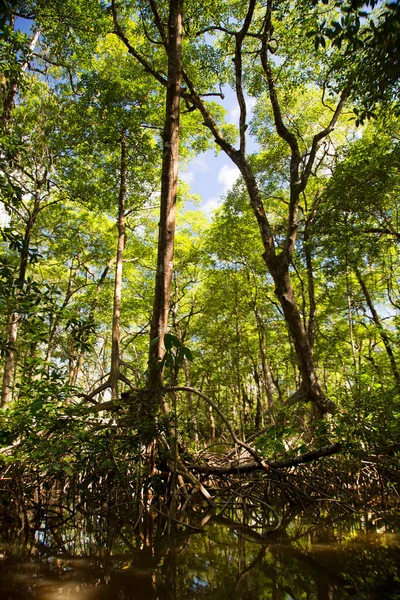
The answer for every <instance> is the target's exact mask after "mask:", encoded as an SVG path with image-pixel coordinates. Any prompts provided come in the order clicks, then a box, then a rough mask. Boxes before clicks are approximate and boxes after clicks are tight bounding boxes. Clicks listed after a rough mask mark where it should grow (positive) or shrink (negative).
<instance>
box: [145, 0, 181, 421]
mask: <svg viewBox="0 0 400 600" xmlns="http://www.w3.org/2000/svg"><path fill="white" fill-rule="evenodd" d="M182 5H183V0H170V12H169V23H168V46H167V52H168V81H167V95H166V116H165V124H164V132H163V160H162V174H161V198H160V222H159V234H158V252H157V271H156V281H155V293H154V303H153V316H152V320H151V327H150V341H151V345H150V352H149V375H148V382H147V383H148V388H149V389H150V390H151V391H153V392H156V393H157V395H158V394H159V392H160V390H161V387H162V381H163V369H161V368H160V362H161V361H162V359H163V357H164V354H165V348H164V336H165V333H166V330H167V326H168V314H169V301H170V296H171V281H172V269H173V260H174V238H175V213H176V194H177V186H178V158H179V117H180V96H181V78H182ZM163 409H164V410H168V409H167V406H164V404H163Z"/></svg>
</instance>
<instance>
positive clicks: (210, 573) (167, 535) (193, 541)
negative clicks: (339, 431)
mask: <svg viewBox="0 0 400 600" xmlns="http://www.w3.org/2000/svg"><path fill="white" fill-rule="evenodd" d="M253 509H254V507H253ZM260 510H261V509H260ZM253 512H254V511H253ZM260 515H261V512H260ZM179 519H183V520H184V524H183V525H180V524H179V523H178V521H179ZM352 519H353V520H352V522H349V521H348V520H347V521H345V520H343V519H342V520H340V521H339V522H338V523H335V524H332V520H334V519H333V518H332V517H331V516H330V515H329V514H328V513H326V514H325V515H323V514H321V515H320V519H319V524H318V525H316V524H315V523H313V522H310V515H309V516H308V517H307V516H304V515H296V514H291V515H290V514H286V515H282V519H281V523H280V527H279V528H278V529H275V530H274V527H273V526H272V525H273V515H272V516H271V515H265V519H264V520H263V518H261V516H260V517H259V518H258V519H257V522H256V523H254V515H252V514H249V513H247V514H245V513H244V512H243V511H242V513H241V512H240V510H239V509H238V508H237V507H236V508H234V509H232V508H231V509H229V510H223V511H220V512H218V511H216V512H215V513H210V512H205V511H204V512H203V511H202V510H201V509H200V508H198V509H197V511H194V512H193V514H191V515H190V517H185V518H183V517H182V516H181V517H177V518H174V519H173V520H172V519H170V520H169V519H168V518H166V517H165V516H164V515H160V514H159V513H153V514H152V515H147V523H146V524H145V526H143V527H142V528H141V529H140V530H138V529H137V528H136V529H134V528H132V527H131V526H130V525H129V523H128V524H127V523H122V522H119V521H118V519H117V518H115V515H114V518H113V519H111V518H110V515H108V517H107V518H106V519H102V520H101V521H100V520H97V527H96V520H94V521H92V522H89V523H88V522H87V521H85V520H81V521H80V522H77V523H75V524H74V527H72V526H71V524H70V523H69V524H68V527H66V526H62V527H54V526H53V525H52V526H49V524H48V523H47V522H46V521H44V522H43V523H41V525H40V527H38V529H37V530H36V531H35V532H33V535H32V536H31V537H30V538H29V539H28V540H24V543H22V542H21V541H18V539H16V540H14V541H13V542H10V543H8V544H6V545H3V546H2V548H1V560H0V590H1V591H0V599H1V600H17V599H18V600H22V599H26V600H61V599H62V600H110V599H113V600H125V599H129V600H131V599H135V600H136V599H140V600H156V599H159V600H167V599H173V600H187V599H192V598H193V599H212V600H227V599H229V600H232V599H233V598H235V600H255V599H260V600H350V599H357V600H373V599H377V600H378V599H379V600H398V599H400V586H399V582H400V543H399V541H400V538H399V536H398V535H397V534H396V533H394V531H393V528H392V527H390V526H385V525H384V524H383V523H382V522H381V521H376V520H375V519H374V516H373V515H363V518H362V519H360V518H355V517H353V518H352ZM311 521H312V516H311ZM185 524H186V525H188V526H186V525H185ZM328 524H329V525H328Z"/></svg>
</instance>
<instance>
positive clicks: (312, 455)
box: [189, 442, 342, 475]
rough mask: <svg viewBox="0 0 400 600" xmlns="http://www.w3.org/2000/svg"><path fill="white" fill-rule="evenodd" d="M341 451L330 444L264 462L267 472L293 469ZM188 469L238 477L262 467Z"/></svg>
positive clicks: (252, 464)
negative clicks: (292, 455) (296, 454)
mask: <svg viewBox="0 0 400 600" xmlns="http://www.w3.org/2000/svg"><path fill="white" fill-rule="evenodd" d="M341 449H342V447H341V444H340V442H336V443H335V444H331V445H330V446H323V447H322V448H317V449H316V450H310V452H306V453H305V454H300V455H299V456H295V457H294V458H285V459H282V460H277V461H274V462H270V461H264V462H265V464H266V465H267V467H268V469H269V470H274V469H287V468H289V467H295V466H297V465H301V464H306V463H309V462H312V461H314V460H318V459H319V458H322V457H324V456H332V455H333V454H338V453H339V452H340V451H341ZM189 468H190V469H191V470H192V471H196V473H206V474H208V475H239V474H242V473H251V472H253V471H257V470H259V469H260V468H262V467H261V466H260V464H259V463H258V462H256V461H247V462H242V463H236V464H228V465H223V466H214V467H212V466H208V465H190V467H189Z"/></svg>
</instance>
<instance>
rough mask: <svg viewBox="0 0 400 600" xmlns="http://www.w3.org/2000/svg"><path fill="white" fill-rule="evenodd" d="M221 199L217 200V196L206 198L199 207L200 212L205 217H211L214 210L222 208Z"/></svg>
mask: <svg viewBox="0 0 400 600" xmlns="http://www.w3.org/2000/svg"><path fill="white" fill-rule="evenodd" d="M222 203H223V198H219V197H218V196H212V197H211V198H208V200H206V201H205V202H203V204H202V206H201V210H202V211H203V213H204V214H205V215H206V216H207V217H210V218H211V217H212V213H213V212H214V210H216V209H217V208H219V207H220V206H222Z"/></svg>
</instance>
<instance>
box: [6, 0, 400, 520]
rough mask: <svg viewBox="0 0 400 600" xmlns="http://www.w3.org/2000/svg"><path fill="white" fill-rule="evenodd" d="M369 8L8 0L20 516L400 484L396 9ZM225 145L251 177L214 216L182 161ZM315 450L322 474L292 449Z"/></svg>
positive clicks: (10, 462) (375, 489)
mask: <svg viewBox="0 0 400 600" xmlns="http://www.w3.org/2000/svg"><path fill="white" fill-rule="evenodd" d="M375 4H376V3H375V2H374V1H370V2H367V3H363V2H358V1H355V0H351V1H350V2H342V1H338V2H330V1H328V0H322V1H321V2H319V1H318V0H310V1H309V2H305V1H304V0H302V1H299V2H297V1H296V2H287V1H285V0H283V1H282V0H267V1H266V2H259V1H258V0H235V1H232V2H225V3H220V2H214V1H213V0H210V1H203V2H202V3H199V2H194V1H192V0H187V1H186V2H185V5H184V6H182V1H181V0H170V1H169V2H163V1H161V0H160V1H159V0H157V1H155V0H150V1H149V2H142V1H141V0H121V1H119V2H115V1H114V0H113V1H112V2H111V4H110V5H108V3H105V2H102V1H100V2H99V1H97V0H90V1H88V0H85V1H83V0H82V1H77V0H63V1H62V2H61V1H59V0H49V1H42V0H37V1H34V0H26V1H24V0H21V1H19V2H18V1H17V2H7V1H6V2H2V9H3V16H2V17H1V28H2V34H1V37H0V64H1V68H2V81H1V103H0V109H1V125H0V140H1V151H0V194H1V202H2V206H3V209H2V210H3V227H2V229H1V236H2V243H1V261H0V270H1V280H0V286H1V297H0V311H1V329H2V335H1V340H2V341H1V357H2V358H1V369H2V377H3V386H2V400H1V405H2V410H1V415H0V427H1V432H0V435H1V442H2V446H3V449H2V452H1V461H2V463H1V464H2V472H3V480H4V481H5V482H6V481H12V482H13V485H14V484H15V487H14V492H13V494H14V496H13V499H12V502H13V503H14V504H13V505H12V506H14V511H15V515H20V514H21V510H22V508H23V511H25V512H24V514H25V517H26V515H27V514H28V511H29V510H31V509H32V508H36V509H38V510H39V512H40V509H41V507H42V506H43V505H44V504H46V505H49V504H51V502H52V497H54V496H52V494H54V493H55V492H57V494H60V495H61V496H60V497H61V498H64V497H65V498H66V500H65V505H68V503H69V502H71V501H72V500H73V502H74V503H75V504H74V506H76V504H79V503H80V502H82V505H83V503H84V502H88V498H89V500H90V502H92V503H93V504H90V502H89V509H88V510H90V508H93V507H94V506H97V505H101V503H102V502H103V499H104V495H105V494H108V502H109V503H114V504H115V505H121V504H124V503H125V505H126V506H128V508H129V507H131V508H132V504H133V505H134V508H135V510H136V511H139V512H138V514H140V507H141V506H145V505H146V503H151V502H152V499H154V498H155V497H157V498H159V497H165V498H167V500H168V501H169V502H173V503H175V504H176V506H181V505H182V504H186V503H187V502H188V500H190V494H191V492H192V490H194V491H196V490H200V492H201V494H202V495H203V497H204V498H205V499H206V500H207V501H208V502H209V503H210V504H214V501H213V499H212V497H211V496H212V495H213V491H212V488H213V486H214V485H216V482H218V485H219V486H220V485H224V482H225V484H226V483H227V482H228V481H230V479H229V478H230V477H233V476H236V477H239V478H240V474H241V473H247V474H250V473H261V474H262V476H264V477H265V478H266V479H268V478H269V479H270V480H271V481H272V480H274V479H275V480H276V481H275V483H276V485H277V486H278V488H279V490H278V492H276V493H277V497H281V495H282V494H283V493H284V492H285V493H286V494H288V495H289V496H290V498H291V500H292V501H296V498H298V497H299V496H298V494H299V493H300V492H299V491H298V492H296V493H294V492H293V490H294V489H295V484H294V483H293V481H294V480H293V478H296V477H297V478H300V479H301V483H299V480H296V481H297V483H296V486H297V487H296V489H297V490H300V489H303V492H302V493H303V494H304V496H302V498H303V501H304V498H306V497H307V498H308V499H311V498H312V497H313V495H314V496H315V497H317V496H320V495H322V496H324V495H325V496H326V495H331V496H335V497H337V498H339V499H342V500H343V501H346V502H347V503H349V502H350V501H351V502H355V501H356V498H357V497H358V496H357V493H358V491H359V488H360V486H364V492H363V495H362V497H363V498H364V500H363V502H364V503H365V499H366V498H367V499H368V501H372V499H373V498H376V496H377V495H378V494H379V495H380V499H381V500H382V501H383V500H384V499H385V501H386V500H387V498H388V497H389V496H390V495H391V494H392V493H394V492H393V490H395V487H394V486H395V485H396V478H397V471H396V464H397V463H396V460H397V459H396V456H397V452H398V448H399V442H400V432H399V416H400V397H399V391H400V352H399V335H400V321H399V311H398V309H399V307H400V287H399V275H400V272H399V256H398V254H399V246H398V244H399V240H400V229H399V209H400V206H399V191H400V183H399V177H398V176H399V164H400V153H399V133H400V127H399V125H400V122H399V110H398V109H399V106H398V103H397V100H396V93H397V92H398V75H399V63H398V47H399V46H400V44H399V41H400V40H399V31H400V30H399V4H398V2H392V3H388V4H380V5H379V6H375ZM29 20H30V22H31V24H32V33H31V34H26V33H23V32H21V30H20V29H21V23H25V24H26V23H27V22H29ZM229 86H230V88H231V89H232V90H233V91H234V92H235V95H236V98H237V107H238V114H239V125H238V127H235V126H234V125H232V124H230V123H228V122H227V121H226V114H225V113H226V111H225V110H224V108H223V91H224V90H227V89H228V87H229ZM254 102H255V107H254V110H253V111H251V110H250V108H249V107H250V106H252V105H253V103H254ZM249 140H251V143H252V146H251V147H252V148H255V150H254V151H253V152H252V153H248V152H247V150H246V147H247V146H248V144H249ZM210 148H215V149H216V152H224V153H225V154H226V155H227V157H228V158H229V159H230V160H231V161H232V163H233V164H234V165H235V166H236V167H237V168H238V169H239V171H240V174H241V176H240V178H239V179H238V180H237V182H236V184H235V185H234V186H233V187H232V189H231V190H230V191H229V192H228V193H227V194H226V197H225V199H224V204H223V206H222V207H221V208H220V209H219V210H218V211H217V212H216V214H215V216H214V218H212V219H210V218H209V216H205V215H204V214H203V213H202V212H201V210H199V209H197V210H196V207H195V204H193V203H195V202H196V199H195V198H193V196H192V195H191V193H190V188H189V186H188V185H187V184H185V182H184V181H178V179H177V177H178V167H179V174H181V175H182V173H183V172H184V168H185V165H187V164H188V162H189V161H190V160H191V159H192V158H194V157H195V156H197V155H198V154H199V153H201V152H202V151H204V150H207V149H210ZM188 202H191V203H192V204H191V206H192V209H190V210H189V209H188V205H187V203H188ZM193 207H194V208H193ZM246 440H247V441H246ZM328 455H335V458H330V459H325V458H324V457H326V456H328ZM366 458H367V459H368V463H367V464H368V467H366V466H365V464H366V463H365V460H366ZM318 459H320V462H319V464H322V463H323V462H324V461H326V460H327V461H328V462H325V464H327V465H329V468H330V469H333V472H335V477H333V478H331V476H329V478H328V479H325V481H324V475H323V474H320V475H318V477H320V479H319V480H318V481H320V484H318V485H317V484H316V483H315V482H316V479H314V480H313V482H314V483H313V482H312V481H311V480H308V479H307V477H308V473H309V472H308V471H307V468H308V467H307V468H306V467H304V466H303V467H302V469H303V470H299V471H296V465H302V464H303V463H304V464H310V463H313V464H314V461H318ZM329 461H331V462H329ZM332 461H334V462H332ZM362 461H364V463H363V462H362ZM318 468H323V467H318ZM366 468H367V469H368V472H366ZM288 469H289V470H288ZM276 473H279V476H278V475H276ZM330 473H332V471H330ZM204 474H205V475H204ZM271 474H273V476H272V475H271ZM204 476H206V479H202V477H204ZM248 476H249V475H248ZM255 477H258V475H255ZM291 478H292V479H291ZM322 482H323V483H322ZM357 486H358V488H357ZM15 490H16V491H15ZM305 490H306V491H305ZM365 490H367V492H366V491H365ZM210 493H211V496H210ZM346 494H347V495H346ZM7 498H8V496H7ZM96 503H97V504H96ZM59 504H62V501H61V500H60V501H59ZM21 507H22V508H21ZM131 508H129V510H131ZM9 510H10V507H9V506H7V511H9ZM132 510H133V508H132ZM19 518H20V517H19ZM26 518H27V517H26Z"/></svg>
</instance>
